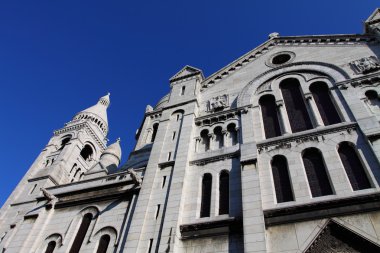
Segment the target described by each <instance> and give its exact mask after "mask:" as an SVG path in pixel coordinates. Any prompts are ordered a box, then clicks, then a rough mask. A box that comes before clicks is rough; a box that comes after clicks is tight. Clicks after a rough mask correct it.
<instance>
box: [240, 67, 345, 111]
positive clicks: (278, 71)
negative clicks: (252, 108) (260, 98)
mask: <svg viewBox="0 0 380 253" xmlns="http://www.w3.org/2000/svg"><path fill="white" fill-rule="evenodd" d="M299 72H313V73H321V74H322V76H323V77H326V76H327V77H329V78H331V79H333V81H334V82H342V81H345V80H347V79H349V78H350V76H349V75H348V74H347V73H346V72H345V71H344V70H343V69H341V68H340V67H338V66H335V65H333V64H329V63H325V62H316V61H303V62H295V63H290V64H284V65H282V66H280V67H278V68H273V69H269V70H267V71H265V72H263V73H261V74H260V75H258V76H257V77H255V78H254V79H253V80H252V81H250V82H248V84H247V85H246V86H245V87H244V88H243V89H242V91H241V92H240V94H239V95H238V98H237V106H238V107H243V106H247V105H249V104H251V98H252V97H253V96H254V95H255V91H256V89H257V88H258V87H259V86H260V85H261V84H263V83H265V82H268V81H270V80H271V79H273V78H276V77H278V76H280V75H281V76H283V75H284V74H292V73H299Z"/></svg>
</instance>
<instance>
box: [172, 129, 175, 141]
mask: <svg viewBox="0 0 380 253" xmlns="http://www.w3.org/2000/svg"><path fill="white" fill-rule="evenodd" d="M175 134H176V132H175V131H173V135H172V140H174V139H175Z"/></svg>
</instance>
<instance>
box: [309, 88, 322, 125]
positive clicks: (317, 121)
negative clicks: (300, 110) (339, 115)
mask: <svg viewBox="0 0 380 253" xmlns="http://www.w3.org/2000/svg"><path fill="white" fill-rule="evenodd" d="M305 98H306V101H307V105H308V107H309V111H310V112H311V116H312V118H313V122H314V125H315V127H321V126H324V123H323V120H322V117H321V115H320V114H319V110H318V107H317V104H316V103H315V101H314V98H313V96H312V95H311V94H310V93H308V94H305Z"/></svg>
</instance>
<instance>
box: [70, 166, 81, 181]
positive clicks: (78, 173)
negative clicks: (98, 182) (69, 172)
mask: <svg viewBox="0 0 380 253" xmlns="http://www.w3.org/2000/svg"><path fill="white" fill-rule="evenodd" d="M79 177H80V168H79V169H77V171H76V172H75V174H74V176H73V181H74V180H79ZM71 182H72V181H71Z"/></svg>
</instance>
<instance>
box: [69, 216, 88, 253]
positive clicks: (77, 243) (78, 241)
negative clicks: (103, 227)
mask: <svg viewBox="0 0 380 253" xmlns="http://www.w3.org/2000/svg"><path fill="white" fill-rule="evenodd" d="M91 220H92V214H91V213H87V214H85V215H84V216H83V219H82V222H81V224H80V227H79V230H78V232H77V235H76V236H75V239H74V242H73V245H72V246H71V249H70V252H69V253H79V250H80V248H81V247H82V243H83V240H84V238H85V236H86V233H87V230H88V228H89V226H90V223H91Z"/></svg>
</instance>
